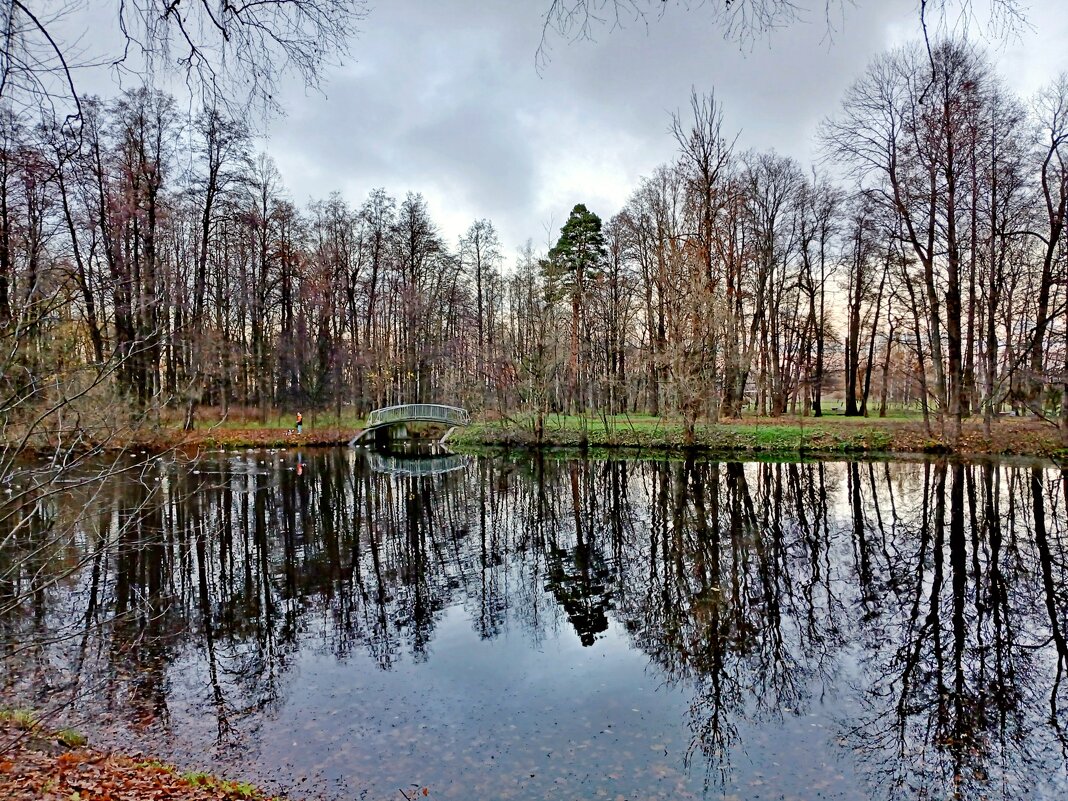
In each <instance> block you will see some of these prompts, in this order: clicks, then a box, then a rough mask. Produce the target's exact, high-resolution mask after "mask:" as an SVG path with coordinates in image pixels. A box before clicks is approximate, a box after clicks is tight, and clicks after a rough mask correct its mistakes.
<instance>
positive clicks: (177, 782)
mask: <svg viewBox="0 0 1068 801" xmlns="http://www.w3.org/2000/svg"><path fill="white" fill-rule="evenodd" d="M0 798H4V799H10V801H87V800H88V799H102V798H111V799H115V800H116V801H118V800H119V799H149V798H166V799H171V801H271V800H270V796H268V795H266V794H265V793H264V792H262V791H261V790H259V789H258V788H256V787H254V786H253V785H251V784H247V783H245V782H234V781H226V780H224V779H219V778H217V777H215V776H212V775H211V774H208V773H202V772H199V771H187V772H182V771H181V770H179V769H178V768H176V767H174V766H173V765H167V764H165V763H163V762H158V761H156V760H144V759H135V758H133V757H129V756H123V755H120V754H113V753H109V752H106V751H101V750H98V749H95V748H92V747H90V746H89V745H88V744H87V742H86V738H85V737H84V736H82V735H81V734H79V733H78V732H75V731H73V730H70V729H65V730H62V731H55V730H52V729H49V728H46V727H45V726H43V725H41V724H40V723H38V722H37V720H36V719H35V717H34V716H33V714H32V713H31V712H27V711H22V710H0Z"/></svg>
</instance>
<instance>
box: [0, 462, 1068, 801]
mask: <svg viewBox="0 0 1068 801" xmlns="http://www.w3.org/2000/svg"><path fill="white" fill-rule="evenodd" d="M297 459H298V456H297V454H295V453H294V452H292V451H289V452H266V451H255V452H253V451H250V452H247V453H240V454H217V455H215V456H212V457H208V458H206V459H204V460H202V461H200V462H199V463H197V464H195V465H181V464H177V463H174V462H169V461H165V462H160V463H153V464H149V465H147V466H140V465H137V464H136V462H135V460H131V461H130V463H129V464H128V465H126V467H128V468H129V469H128V471H127V472H126V473H125V474H124V475H122V476H119V477H115V478H112V479H109V480H107V481H103V482H88V483H86V484H85V485H83V486H79V485H74V484H72V485H71V486H70V487H69V488H61V491H59V492H56V493H54V494H52V495H47V494H45V492H44V491H43V490H42V491H40V492H36V493H35V492H30V491H28V490H27V487H28V486H29V484H30V482H31V481H32V476H31V475H30V474H29V473H25V474H23V475H22V476H21V477H20V476H16V477H15V478H14V479H13V480H12V482H11V484H10V485H9V486H8V489H9V490H11V492H8V493H7V495H6V497H7V501H6V506H4V507H3V511H4V514H3V519H2V520H0V527H2V528H0V535H2V537H3V539H2V547H0V612H2V615H0V627H2V628H0V670H2V673H0V679H2V680H3V689H2V697H0V700H2V701H3V702H4V703H6V704H8V705H11V704H25V705H31V706H34V707H37V708H53V709H60V710H62V712H61V715H62V718H61V719H62V720H63V721H64V722H73V723H74V725H75V726H76V727H78V728H80V729H82V730H83V731H86V732H87V733H89V734H90V735H91V736H92V737H93V739H94V740H95V741H96V742H98V743H106V744H110V745H115V746H119V747H122V748H124V749H126V750H128V751H129V750H137V749H142V750H143V751H145V752H150V753H153V754H156V755H160V756H163V757H165V758H169V759H173V760H177V761H179V762H180V763H182V764H183V766H185V767H198V768H208V769H213V770H217V771H219V772H222V773H224V774H228V775H232V776H237V777H242V778H249V779H253V780H257V781H260V782H262V783H266V784H267V785H268V786H269V787H270V788H272V789H274V790H287V791H289V792H290V793H292V794H293V795H295V796H298V797H301V796H308V797H313V798H329V799H333V798H338V799H341V798H346V799H348V798H369V799H396V800H399V799H402V798H403V797H404V794H407V795H408V796H410V797H414V796H415V794H416V793H418V794H419V797H422V788H424V787H426V788H427V789H428V793H429V798H432V799H433V798H449V799H473V798H480V799H498V798H501V799H503V798H515V799H588V798H608V799H659V798H665V799H693V798H709V799H719V798H738V799H761V798H766V799H813V798H825V799H897V798H902V799H904V798H910V799H911V798H938V799H941V798H951V797H959V798H967V799H973V798H974V799H980V798H999V799H1000V798H1022V797H1028V798H1040V799H1060V798H1064V797H1065V796H1066V795H1068V730H1066V727H1068V712H1065V708H1066V707H1068V690H1066V686H1065V685H1066V681H1065V675H1064V673H1065V668H1066V667H1068V644H1066V640H1065V637H1066V630H1068V515H1066V512H1065V503H1066V499H1068V473H1061V472H1060V471H1058V470H1055V469H1052V468H1050V467H1048V466H1043V465H1040V464H1030V463H1019V462H1017V463H999V462H988V463H981V464H959V463H946V462H890V463H886V462H871V463H867V462H859V463H858V462H842V463H746V464H743V463H736V462H722V463H714V462H697V463H684V462H653V461H596V460H590V461H582V460H554V459H544V460H539V459H538V458H536V457H534V456H529V455H521V456H520V455H516V456H511V457H493V458H489V457H479V458H473V457H454V458H452V459H438V460H432V461H426V460H423V461H419V462H412V461H410V460H407V459H405V458H393V459H391V458H385V457H380V456H374V457H371V458H370V459H369V457H367V456H365V455H362V454H359V453H356V452H353V451H348V450H341V449H339V450H328V451H318V452H310V453H305V454H303V455H302V456H301V457H300V460H301V461H300V465H299V470H298V463H297ZM0 491H5V492H6V490H0ZM19 493H22V495H21V500H19V501H18V502H16V501H15V500H12V499H19V498H20V495H19ZM402 790H403V791H404V793H403V794H402V792H401V791H402Z"/></svg>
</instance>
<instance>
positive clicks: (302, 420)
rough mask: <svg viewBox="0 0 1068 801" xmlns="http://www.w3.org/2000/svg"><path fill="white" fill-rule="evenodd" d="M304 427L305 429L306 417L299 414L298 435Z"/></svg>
mask: <svg viewBox="0 0 1068 801" xmlns="http://www.w3.org/2000/svg"><path fill="white" fill-rule="evenodd" d="M303 427H304V415H302V414H301V413H300V412H297V433H298V434H299V433H300V432H301V429H302V428H303Z"/></svg>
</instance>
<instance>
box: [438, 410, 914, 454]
mask: <svg viewBox="0 0 1068 801" xmlns="http://www.w3.org/2000/svg"><path fill="white" fill-rule="evenodd" d="M900 420H901V418H899V421H900ZM533 423H534V418H533V417H532V416H529V415H528V416H523V417H518V418H512V419H511V420H493V421H490V420H484V421H476V422H475V423H474V424H473V425H472V426H470V427H469V428H467V429H463V430H461V431H459V432H458V433H457V434H456V435H454V437H453V439H452V443H453V444H455V445H457V446H458V447H465V448H466V447H476V446H478V445H534V444H537V443H536V442H535V437H534V425H533ZM895 424H899V422H897V423H895V422H893V421H890V420H888V419H887V420H879V419H878V418H876V419H870V418H842V417H838V418H834V417H824V418H811V417H808V418H801V417H779V418H756V419H753V418H750V419H747V420H742V421H733V420H730V421H725V422H721V423H719V424H710V423H706V422H699V423H698V424H697V426H696V427H695V430H694V443H693V445H694V446H695V447H697V448H700V449H702V450H708V451H723V452H747V453H783V454H787V453H789V454H800V453H805V452H813V453H855V452H872V451H882V450H887V449H888V448H889V447H890V445H891V443H892V436H891V434H890V433H889V432H888V431H887V430H886V429H887V428H888V427H892V426H894V425H895ZM542 444H546V445H551V446H554V447H564V448H571V447H577V448H583V447H585V448H609V449H611V448H638V449H654V450H677V449H680V448H683V447H685V446H686V432H685V427H684V425H683V423H682V421H681V420H680V419H678V418H669V417H665V418H660V417H653V416H650V415H630V416H627V415H614V416H610V417H607V418H604V417H587V418H583V417H580V416H576V415H548V416H546V418H545V438H544V441H543V443H542Z"/></svg>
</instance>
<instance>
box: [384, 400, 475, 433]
mask: <svg viewBox="0 0 1068 801" xmlns="http://www.w3.org/2000/svg"><path fill="white" fill-rule="evenodd" d="M415 420H420V421H427V422H433V423H444V424H446V425H450V426H466V425H469V424H470V422H471V415H470V414H468V412H467V410H466V409H461V408H460V407H459V406H445V405H443V404H440V403H405V404H401V405H399V406H386V407H385V408H383V409H375V410H374V411H373V412H371V413H370V414H369V415H367V422H366V426H367V428H379V427H381V426H387V425H391V424H393V423H405V422H408V421H415Z"/></svg>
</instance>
